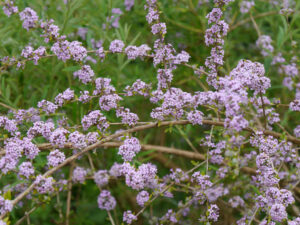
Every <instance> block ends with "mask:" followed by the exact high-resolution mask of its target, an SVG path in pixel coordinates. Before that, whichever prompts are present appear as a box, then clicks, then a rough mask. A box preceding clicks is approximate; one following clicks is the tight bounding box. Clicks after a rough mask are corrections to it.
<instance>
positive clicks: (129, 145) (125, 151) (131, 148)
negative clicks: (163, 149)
mask: <svg viewBox="0 0 300 225" xmlns="http://www.w3.org/2000/svg"><path fill="white" fill-rule="evenodd" d="M140 150H141V145H140V142H139V140H138V139H137V138H135V137H133V138H128V139H126V140H125V141H124V144H123V145H121V146H120V147H119V152H118V154H119V155H121V156H122V158H123V160H124V161H131V160H132V159H133V158H134V157H135V155H136V154H137V153H138V152H139V151H140Z"/></svg>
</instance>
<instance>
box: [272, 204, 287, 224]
mask: <svg viewBox="0 0 300 225" xmlns="http://www.w3.org/2000/svg"><path fill="white" fill-rule="evenodd" d="M270 215H271V217H272V219H273V220H275V221H278V222H281V221H282V220H284V219H286V218H287V213H286V210H285V207H284V205H282V204H274V205H272V206H271V209H270Z"/></svg>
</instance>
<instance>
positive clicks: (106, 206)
mask: <svg viewBox="0 0 300 225" xmlns="http://www.w3.org/2000/svg"><path fill="white" fill-rule="evenodd" d="M116 204H117V203H116V199H115V198H114V197H113V196H112V195H111V193H110V192H109V191H108V190H102V191H101V193H100V194H99V196H98V207H99V208H100V209H103V210H107V211H110V210H113V209H114V208H115V207H116Z"/></svg>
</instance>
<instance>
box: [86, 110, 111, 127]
mask: <svg viewBox="0 0 300 225" xmlns="http://www.w3.org/2000/svg"><path fill="white" fill-rule="evenodd" d="M81 124H82V127H83V129H84V130H87V129H88V128H90V127H91V126H93V125H97V128H98V129H99V130H100V131H104V130H106V129H107V128H108V127H109V124H108V123H107V121H106V117H105V116H104V115H103V114H102V113H101V112H100V110H95V111H92V112H90V113H89V114H87V115H85V116H84V117H83V118H82V120H81Z"/></svg>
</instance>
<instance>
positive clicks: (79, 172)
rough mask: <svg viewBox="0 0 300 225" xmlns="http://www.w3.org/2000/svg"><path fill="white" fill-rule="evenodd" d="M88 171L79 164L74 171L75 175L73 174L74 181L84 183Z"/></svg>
mask: <svg viewBox="0 0 300 225" xmlns="http://www.w3.org/2000/svg"><path fill="white" fill-rule="evenodd" d="M87 173H88V171H87V170H86V169H84V168H82V167H79V166H77V167H76V168H75V169H74V171H73V175H72V180H73V182H75V183H81V184H83V183H84V181H85V177H86V175H87Z"/></svg>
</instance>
